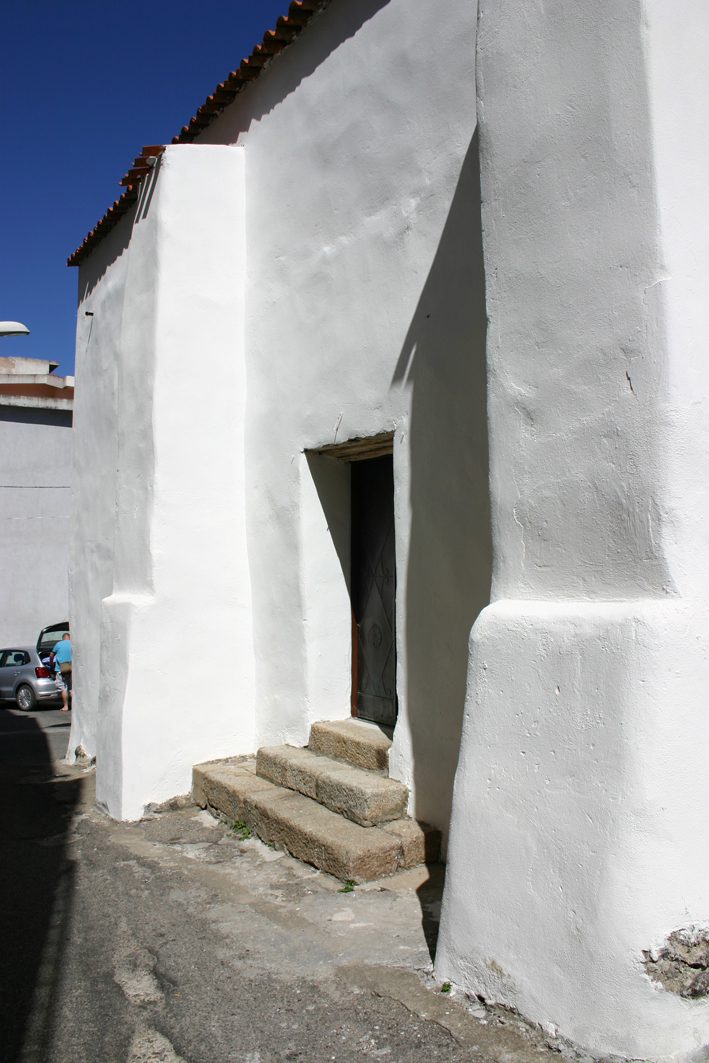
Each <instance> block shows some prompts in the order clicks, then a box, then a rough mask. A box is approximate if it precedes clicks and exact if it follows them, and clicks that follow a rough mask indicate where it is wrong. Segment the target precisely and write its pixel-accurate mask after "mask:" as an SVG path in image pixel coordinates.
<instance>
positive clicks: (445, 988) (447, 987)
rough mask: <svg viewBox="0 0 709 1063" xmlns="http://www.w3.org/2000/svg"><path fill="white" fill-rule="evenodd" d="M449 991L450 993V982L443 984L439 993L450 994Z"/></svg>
mask: <svg viewBox="0 0 709 1063" xmlns="http://www.w3.org/2000/svg"><path fill="white" fill-rule="evenodd" d="M450 991H451V984H450V982H444V983H443V985H442V986H441V993H450Z"/></svg>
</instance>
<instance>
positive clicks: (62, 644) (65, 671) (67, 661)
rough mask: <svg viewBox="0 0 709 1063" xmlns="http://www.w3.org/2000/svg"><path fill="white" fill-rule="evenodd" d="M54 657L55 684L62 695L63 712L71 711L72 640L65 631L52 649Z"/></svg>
mask: <svg viewBox="0 0 709 1063" xmlns="http://www.w3.org/2000/svg"><path fill="white" fill-rule="evenodd" d="M52 654H53V656H54V671H55V683H56V686H57V690H60V691H61V695H62V712H68V711H69V695H70V694H71V638H70V637H69V632H68V631H65V632H64V634H63V635H62V637H61V639H60V641H59V642H56V643H55V644H54V647H53V649H52Z"/></svg>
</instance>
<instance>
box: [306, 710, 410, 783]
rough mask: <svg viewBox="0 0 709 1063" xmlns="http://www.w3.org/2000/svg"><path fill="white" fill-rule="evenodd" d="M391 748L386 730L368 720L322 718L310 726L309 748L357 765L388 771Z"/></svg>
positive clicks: (369, 769)
mask: <svg viewBox="0 0 709 1063" xmlns="http://www.w3.org/2000/svg"><path fill="white" fill-rule="evenodd" d="M390 748H391V738H389V736H388V735H387V733H386V732H385V730H384V729H383V728H381V727H378V726H377V724H375V723H366V722H365V721H364V720H320V721H319V722H318V723H314V724H313V725H312V726H311V728H310V741H309V742H308V749H310V750H312V752H313V753H322V754H324V756H326V757H334V758H335V759H336V760H344V761H346V763H347V764H352V765H353V767H355V768H365V769H367V770H368V771H381V772H384V773H385V774H388V773H389V750H390Z"/></svg>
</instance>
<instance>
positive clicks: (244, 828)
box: [229, 819, 251, 841]
mask: <svg viewBox="0 0 709 1063" xmlns="http://www.w3.org/2000/svg"><path fill="white" fill-rule="evenodd" d="M229 833H230V834H235V835H236V837H237V838H241V840H242V841H243V840H244V838H250V837H251V827H250V826H249V825H248V823H244V821H243V819H238V820H237V821H236V822H235V823H232V825H231V830H230V832H229Z"/></svg>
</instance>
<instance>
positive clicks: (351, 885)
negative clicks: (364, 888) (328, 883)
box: [337, 878, 355, 893]
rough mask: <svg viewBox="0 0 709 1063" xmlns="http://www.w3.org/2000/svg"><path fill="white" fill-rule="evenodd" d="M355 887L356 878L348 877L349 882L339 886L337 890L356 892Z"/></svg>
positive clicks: (339, 891)
mask: <svg viewBox="0 0 709 1063" xmlns="http://www.w3.org/2000/svg"><path fill="white" fill-rule="evenodd" d="M354 888H355V884H354V879H351V878H348V879H347V882H345V884H344V886H340V888H339V890H338V891H337V892H338V893H354Z"/></svg>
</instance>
